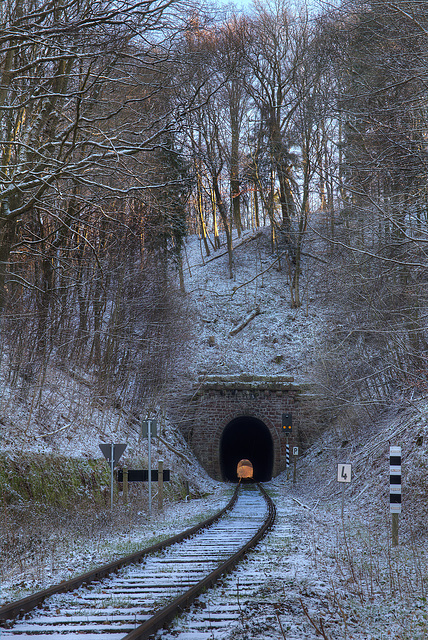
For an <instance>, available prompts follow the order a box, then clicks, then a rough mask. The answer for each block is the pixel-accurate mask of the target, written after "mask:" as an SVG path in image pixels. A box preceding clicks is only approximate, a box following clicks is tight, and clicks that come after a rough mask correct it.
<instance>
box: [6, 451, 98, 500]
mask: <svg viewBox="0 0 428 640" xmlns="http://www.w3.org/2000/svg"><path fill="white" fill-rule="evenodd" d="M109 486H110V476H109V469H108V467H107V464H106V463H105V462H104V461H103V460H84V459H79V458H65V457H62V456H53V455H42V454H20V455H19V456H11V455H8V454H4V453H3V454H0V499H1V503H2V504H3V505H5V504H6V505H9V504H19V503H25V502H29V501H31V502H36V503H42V504H48V505H51V506H58V507H67V508H69V507H71V506H74V505H78V504H81V503H88V502H91V503H94V502H95V503H97V504H104V503H105V498H106V492H108V491H109Z"/></svg>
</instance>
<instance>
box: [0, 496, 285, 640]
mask: <svg viewBox="0 0 428 640" xmlns="http://www.w3.org/2000/svg"><path fill="white" fill-rule="evenodd" d="M274 519H275V507H274V505H273V503H272V501H271V500H270V498H269V497H268V496H267V494H266V492H265V491H264V490H263V489H262V488H261V487H259V486H256V485H246V486H243V487H240V488H239V487H237V490H236V491H235V494H234V496H233V498H232V500H231V501H230V503H229V505H227V507H226V508H225V509H223V510H222V511H221V512H219V513H218V514H216V516H213V517H212V518H210V519H209V520H208V521H206V522H204V523H202V524H201V525H197V526H196V527H193V528H192V529H189V530H187V531H186V532H183V534H179V535H178V536H175V537H174V538H170V539H169V540H166V541H164V542H163V543H159V544H158V545H154V546H153V547H150V548H149V549H145V550H142V551H141V552H139V553H137V554H133V555H132V556H128V557H126V558H122V559H121V560H119V561H117V562H115V563H111V564H110V565H105V566H104V567H101V568H100V569H97V570H95V571H92V572H88V573H87V574H85V575H84V576H80V577H79V578H76V579H74V580H71V581H69V582H67V583H63V584H61V585H57V586H56V587H52V588H51V589H47V590H45V591H43V592H40V593H39V594H35V595H34V596H30V597H29V598H24V599H23V600H21V601H18V602H15V603H11V604H10V605H6V606H4V607H1V608H0V623H1V624H2V625H3V628H1V629H0V635H1V637H2V640H4V638H9V637H10V638H12V637H14V638H17V640H18V638H21V639H24V638H30V637H31V638H33V640H34V639H35V638H37V637H39V638H43V637H46V638H49V639H50V640H56V639H57V638H58V640H59V639H60V638H61V640H71V639H72V638H74V639H75V638H77V636H79V638H80V640H94V639H95V638H99V637H100V634H101V635H102V637H103V638H107V640H145V639H146V638H149V637H150V636H151V635H153V634H154V633H155V632H156V631H157V630H158V629H160V628H162V627H164V626H166V625H167V624H169V623H170V622H171V621H172V620H173V618H175V617H176V616H177V615H178V614H180V613H181V612H183V611H184V610H186V609H187V608H188V607H189V606H190V605H191V604H192V602H193V601H194V600H195V599H196V598H197V597H198V596H199V595H200V594H201V593H202V592H203V591H205V590H206V589H207V588H209V587H211V586H212V585H213V584H214V583H215V582H216V581H217V580H218V579H219V577H220V576H222V575H224V574H225V573H227V572H229V571H231V570H232V569H233V567H234V566H235V565H236V563H237V562H238V561H239V560H240V559H241V558H242V557H243V556H244V555H245V553H246V552H247V551H248V550H249V549H250V548H251V547H253V546H254V545H255V544H256V543H257V542H258V541H259V540H260V539H261V538H262V537H263V535H264V534H265V533H266V532H267V531H268V530H269V529H270V527H271V526H272V524H273V522H274ZM36 607H38V608H37V610H34V609H35V608H36ZM23 615H24V617H22V616H23Z"/></svg>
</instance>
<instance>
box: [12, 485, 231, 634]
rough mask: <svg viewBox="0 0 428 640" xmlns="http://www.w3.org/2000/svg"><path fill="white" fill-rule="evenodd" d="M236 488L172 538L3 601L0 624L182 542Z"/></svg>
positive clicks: (203, 524)
mask: <svg viewBox="0 0 428 640" xmlns="http://www.w3.org/2000/svg"><path fill="white" fill-rule="evenodd" d="M238 489H239V486H238V485H237V486H236V488H235V491H234V493H233V496H232V498H231V499H230V500H229V502H228V504H227V505H226V506H225V507H224V508H223V509H221V510H220V511H218V512H217V513H215V514H214V515H212V516H211V517H209V518H207V519H206V520H203V521H202V522H200V523H199V524H196V525H195V526H193V527H191V528H190V529H186V530H185V531H182V532H181V533H178V534H177V535H175V536H173V537H172V538H167V539H165V540H162V541H161V542H157V543H156V544H154V545H152V546H150V547H146V548H145V549H141V550H140V551H136V552H134V553H131V554H130V555H128V556H124V557H123V558H119V559H118V560H115V561H113V562H109V563H108V564H104V565H102V566H101V567H97V568H96V569H93V570H91V571H87V572H86V573H83V574H82V575H80V576H76V577H75V578H71V579H70V580H66V581H64V582H60V583H59V584H56V585H52V586H51V587H49V588H48V589H43V590H42V591H37V592H36V593H34V594H32V595H30V596H26V597H25V598H21V599H20V600H16V601H15V602H11V603H9V604H6V605H3V606H2V607H0V625H1V624H4V623H5V622H6V621H7V620H14V619H16V618H18V617H19V616H21V615H23V614H25V613H28V612H29V611H31V610H32V609H36V608H37V607H39V606H40V605H41V604H42V603H43V601H44V600H45V599H46V598H48V597H49V596H52V595H54V594H56V593H65V592H66V591H74V589H77V588H78V587H81V586H82V585H87V584H91V583H93V582H98V581H100V580H102V579H103V578H105V577H106V576H108V575H110V574H112V573H116V572H117V571H119V569H121V568H122V567H126V566H128V565H130V564H137V563H138V562H141V561H142V560H143V558H145V557H146V556H148V555H151V554H153V553H156V552H157V551H161V550H163V549H166V548H167V547H169V546H172V545H173V544H175V543H176V542H182V541H183V540H185V539H187V538H190V537H192V536H193V535H194V534H195V533H197V532H198V531H201V530H202V529H206V528H207V527H209V526H211V525H212V524H214V522H216V521H217V520H219V519H220V518H221V517H222V516H223V515H224V514H225V513H226V512H227V511H229V510H230V509H232V507H233V506H234V504H235V502H236V500H237V497H238Z"/></svg>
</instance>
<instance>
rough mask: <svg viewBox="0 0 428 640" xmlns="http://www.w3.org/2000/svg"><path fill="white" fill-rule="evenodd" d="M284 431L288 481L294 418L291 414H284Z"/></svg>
mask: <svg viewBox="0 0 428 640" xmlns="http://www.w3.org/2000/svg"><path fill="white" fill-rule="evenodd" d="M282 430H283V432H285V433H286V435H287V440H286V445H285V468H286V470H287V480H289V478H290V444H289V442H288V436H293V416H292V414H291V413H283V414H282Z"/></svg>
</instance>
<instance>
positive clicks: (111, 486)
mask: <svg viewBox="0 0 428 640" xmlns="http://www.w3.org/2000/svg"><path fill="white" fill-rule="evenodd" d="M113 467H114V444H113V443H112V445H111V452H110V509H112V510H113Z"/></svg>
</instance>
